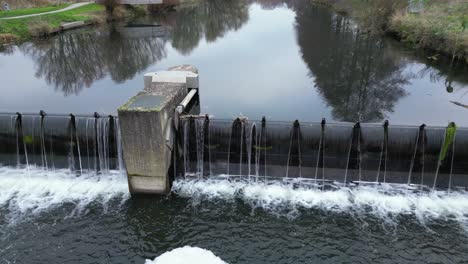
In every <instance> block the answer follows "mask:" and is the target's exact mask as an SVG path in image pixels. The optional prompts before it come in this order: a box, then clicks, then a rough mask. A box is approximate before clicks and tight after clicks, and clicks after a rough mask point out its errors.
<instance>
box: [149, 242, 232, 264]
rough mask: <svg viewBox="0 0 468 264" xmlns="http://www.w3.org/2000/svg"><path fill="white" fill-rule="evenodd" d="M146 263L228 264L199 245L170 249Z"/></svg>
mask: <svg viewBox="0 0 468 264" xmlns="http://www.w3.org/2000/svg"><path fill="white" fill-rule="evenodd" d="M145 264H227V263H226V262H224V261H223V260H221V259H220V258H219V257H217V256H215V254H213V252H211V251H209V250H206V249H202V248H198V247H189V246H185V247H181V248H176V249H173V250H171V251H168V252H166V253H164V254H162V255H161V256H159V257H157V258H156V259H154V260H149V259H147V260H146V261H145Z"/></svg>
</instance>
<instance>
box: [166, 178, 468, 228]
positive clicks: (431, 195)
mask: <svg viewBox="0 0 468 264" xmlns="http://www.w3.org/2000/svg"><path fill="white" fill-rule="evenodd" d="M298 186H299V187H298ZM173 192H175V193H176V194H178V195H180V196H183V197H189V198H191V197H201V198H204V199H231V200H233V199H236V198H237V199H241V200H243V201H245V202H247V203H249V204H251V205H253V206H255V207H261V208H263V209H265V210H269V211H277V209H278V208H280V209H281V210H284V208H285V207H287V208H290V209H292V210H296V209H298V208H308V209H311V208H315V209H321V210H325V211H335V212H348V213H353V214H355V213H359V214H371V215H374V216H378V217H381V218H384V219H385V220H388V219H389V218H395V217H398V216H401V215H414V216H415V217H416V218H417V219H419V220H421V221H425V220H428V219H453V220H456V221H460V222H462V223H464V224H468V192H465V191H458V192H451V193H447V192H444V191H431V192H422V191H421V192H417V191H415V190H414V189H411V188H408V187H405V186H393V185H386V184H383V185H375V186H357V187H340V188H336V189H331V190H325V191H322V190H319V189H316V188H312V187H306V186H305V185H303V186H302V187H301V185H300V184H299V185H298V184H297V182H296V184H295V185H294V186H293V185H292V184H287V183H284V182H274V183H273V182H258V183H255V182H254V183H247V182H246V181H243V180H231V181H229V180H227V179H221V180H220V179H203V180H192V179H187V180H184V179H179V180H176V181H175V182H174V185H173Z"/></svg>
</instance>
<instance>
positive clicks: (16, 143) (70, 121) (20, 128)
mask: <svg viewBox="0 0 468 264" xmlns="http://www.w3.org/2000/svg"><path fill="white" fill-rule="evenodd" d="M120 142H121V140H120V128H119V122H118V118H117V117H114V116H111V115H109V116H101V115H99V114H98V113H95V114H94V115H89V116H78V115H73V114H70V115H57V114H47V113H45V112H44V111H40V113H37V114H32V113H25V114H21V113H15V114H13V113H3V114H2V113H0V146H1V148H0V165H3V166H17V167H23V166H24V167H28V166H36V167H41V168H45V169H47V170H49V169H50V170H52V169H63V168H69V169H70V170H71V171H74V172H76V173H79V174H83V173H84V172H85V171H86V172H89V171H94V172H96V173H98V174H101V173H107V172H109V171H110V170H122V169H123V167H124V165H123V161H122V155H121V145H120Z"/></svg>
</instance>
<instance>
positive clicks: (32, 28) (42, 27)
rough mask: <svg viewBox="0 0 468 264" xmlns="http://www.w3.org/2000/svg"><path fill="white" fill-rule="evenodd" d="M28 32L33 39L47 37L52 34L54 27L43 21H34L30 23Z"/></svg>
mask: <svg viewBox="0 0 468 264" xmlns="http://www.w3.org/2000/svg"><path fill="white" fill-rule="evenodd" d="M28 30H29V33H30V34H31V36H33V37H45V36H47V35H49V34H50V33H52V27H51V26H50V24H49V23H47V22H46V21H42V20H33V21H31V22H29V24H28Z"/></svg>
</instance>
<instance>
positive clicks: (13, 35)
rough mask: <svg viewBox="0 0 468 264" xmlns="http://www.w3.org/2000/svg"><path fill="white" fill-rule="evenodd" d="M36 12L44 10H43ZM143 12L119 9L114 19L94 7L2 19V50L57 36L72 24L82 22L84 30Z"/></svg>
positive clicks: (0, 20)
mask: <svg viewBox="0 0 468 264" xmlns="http://www.w3.org/2000/svg"><path fill="white" fill-rule="evenodd" d="M33 9H35V10H37V9H41V10H42V8H33ZM31 10H32V9H30V10H29V11H24V10H23V11H20V10H16V11H15V12H16V13H18V12H19V13H23V14H25V12H26V14H34V13H33V12H32V11H31ZM56 10H57V9H56ZM47 12H48V11H47ZM141 12H142V11H141V10H140V9H139V8H137V7H134V8H124V7H118V8H116V9H115V10H114V12H113V14H112V15H109V14H108V13H106V10H105V7H104V6H102V5H98V4H94V3H92V4H86V5H83V6H80V7H77V8H74V9H71V10H67V11H64V12H59V13H53V14H43V15H40V16H34V17H23V18H15V19H0V46H5V45H10V44H14V43H19V42H23V41H27V40H29V39H31V38H34V37H44V36H48V35H51V34H55V33H57V32H60V31H62V30H64V28H67V27H68V26H67V24H68V25H70V24H69V23H73V22H79V21H80V22H82V23H80V24H81V25H83V26H84V25H96V24H102V23H106V22H107V21H112V20H118V19H123V18H126V17H130V16H133V15H137V14H139V13H141Z"/></svg>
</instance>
